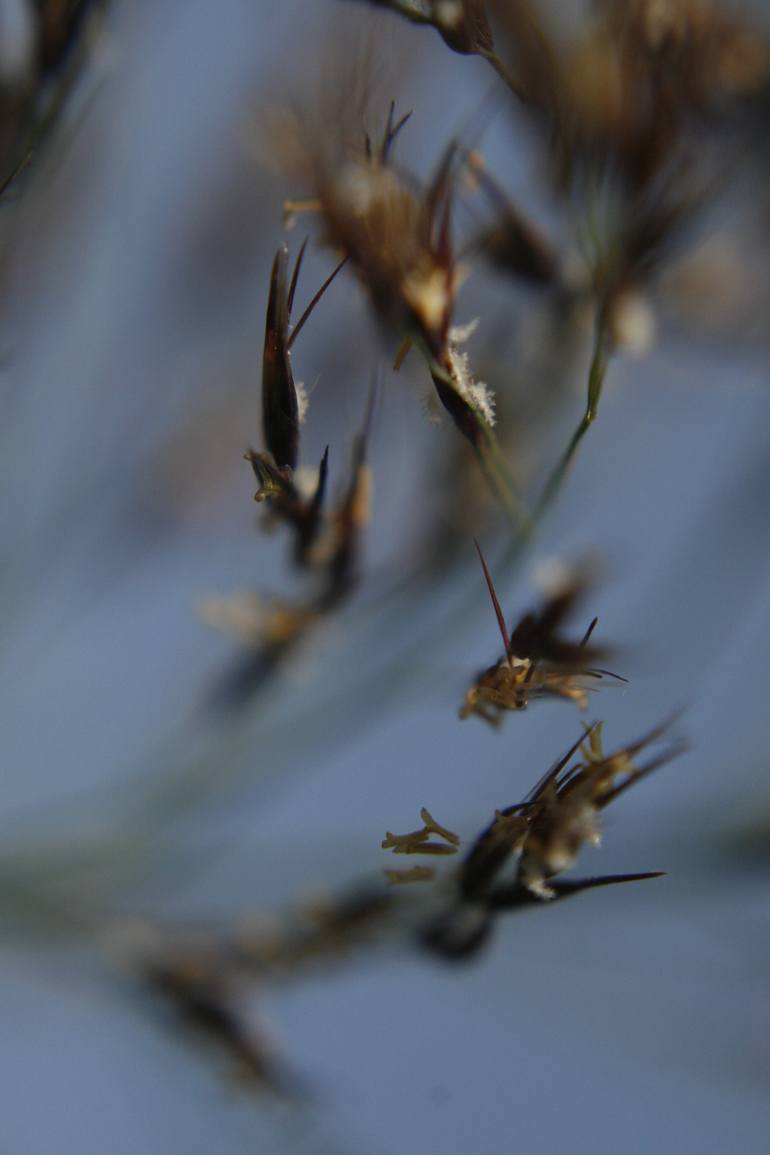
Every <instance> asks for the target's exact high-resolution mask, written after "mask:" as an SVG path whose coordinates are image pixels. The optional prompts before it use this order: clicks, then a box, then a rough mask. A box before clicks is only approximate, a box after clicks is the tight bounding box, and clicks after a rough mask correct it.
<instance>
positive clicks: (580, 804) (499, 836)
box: [422, 722, 682, 958]
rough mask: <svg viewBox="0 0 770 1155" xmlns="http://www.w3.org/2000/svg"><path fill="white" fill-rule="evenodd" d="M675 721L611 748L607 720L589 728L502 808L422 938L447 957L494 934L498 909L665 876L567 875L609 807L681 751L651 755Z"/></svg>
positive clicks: (596, 836) (596, 835)
mask: <svg viewBox="0 0 770 1155" xmlns="http://www.w3.org/2000/svg"><path fill="white" fill-rule="evenodd" d="M669 725H670V723H668V722H667V723H664V724H663V725H662V726H658V727H656V728H655V729H654V730H651V731H650V732H649V733H647V734H645V735H644V736H643V737H641V738H639V739H638V740H637V741H636V742H632V743H629V745H627V746H623V747H621V748H620V749H618V750H616V751H615V752H614V753H612V754H605V753H604V749H603V745H602V739H601V724H598V725H594V726H591V727H588V728H587V729H586V730H585V731H584V732H583V734H581V735H580V737H579V738H578V739H577V740H576V741H575V742H574V743H573V744H572V746H570V748H569V749H568V750H567V751H566V753H565V754H564V755H562V757H561V758H559V759H558V761H556V762H555V763H554V765H553V766H551V767H550V769H549V770H548V771H547V772H546V773H545V774H544V775H543V777H542V778H541V779H540V781H539V782H538V783H537V784H536V786H535V787H534V788H533V789H532V791H531V792H530V793H529V795H528V796H527V797H526V798H525V799H524V801H523V802H517V803H515V804H513V805H511V806H507V807H505V808H504V809H502V810H497V811H495V816H494V818H493V820H492V822H490V823H489V825H488V826H486V827H485V828H484V830H482V832H481V833H480V834H479V835H478V837H477V838H476V839H475V841H474V842H473V845H472V846H471V848H470V850H469V851H468V853H467V855H466V856H465V858H464V860H463V862H462V863H461V864H460V867H459V868H458V870H457V873H456V875H455V879H454V895H453V897H452V898H451V899H450V902H449V905H448V907H447V909H446V910H445V911H443V912H442V913H441V914H440V916H439V917H438V918H436V919H434V920H432V921H431V922H430V923H429V924H428V925H427V926H426V927H425V928H424V929H423V932H422V941H423V942H424V944H425V945H426V946H428V947H429V948H430V949H431V950H433V951H435V952H437V953H439V954H441V955H443V956H444V957H447V958H462V957H465V956H467V955H468V954H470V953H472V952H473V951H474V950H476V949H478V947H479V946H480V945H481V944H482V943H483V942H484V941H485V940H486V938H487V937H488V936H489V934H490V932H491V929H492V924H493V921H494V918H495V916H496V914H497V913H498V912H501V911H504V910H514V909H517V908H520V907H524V906H528V905H531V904H533V903H537V902H542V901H551V900H556V899H561V898H567V897H569V896H571V895H573V894H578V893H580V892H581V891H583V890H589V889H593V888H594V887H598V886H608V885H611V884H619V883H623V882H631V881H638V880H642V879H647V878H655V877H659V875H660V872H658V871H655V872H645V873H642V874H623V875H610V876H599V877H596V878H585V879H577V880H561V879H559V877H558V876H559V875H560V874H562V873H563V872H564V871H566V870H568V869H569V868H570V867H571V866H573V865H574V863H575V861H576V860H577V857H578V854H579V852H580V850H581V848H582V847H583V845H584V844H586V843H588V844H589V845H592V846H597V845H598V844H599V841H600V835H601V826H600V817H601V812H602V810H604V809H605V807H607V806H608V805H609V804H610V803H611V802H613V801H614V800H615V799H616V798H618V797H619V796H620V795H621V794H622V793H623V791H624V790H626V789H628V787H629V786H632V785H633V784H634V783H635V782H639V781H641V779H642V778H645V777H646V776H647V775H648V774H651V773H652V772H653V771H654V770H656V769H657V768H658V767H660V766H663V765H665V763H667V762H669V761H670V760H671V759H672V758H674V757H675V756H676V755H677V754H678V753H680V752H681V749H682V747H681V745H674V744H670V745H668V746H665V747H663V749H662V750H661V751H660V752H659V753H657V754H653V755H652V756H651V757H649V758H648V759H647V761H645V762H641V763H640V762H639V756H640V755H641V754H642V753H643V751H645V750H646V749H647V748H648V747H650V746H652V745H654V744H655V743H657V742H659V741H660V740H661V739H662V738H663V736H664V734H665V733H666V731H667V729H668V727H669Z"/></svg>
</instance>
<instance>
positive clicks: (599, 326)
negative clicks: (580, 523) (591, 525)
mask: <svg viewBox="0 0 770 1155" xmlns="http://www.w3.org/2000/svg"><path fill="white" fill-rule="evenodd" d="M608 362H609V350H608V344H607V318H606V313H605V310H604V308H603V307H602V308H600V310H599V313H598V316H597V318H596V327H595V330H594V349H593V354H592V356H591V367H590V369H589V370H588V394H587V397H586V407H585V412H584V413H583V416H582V417H581V419H580V421H579V423H578V426H577V428H576V429H575V431H574V433H573V434H572V436H571V438H570V439H569V442H568V444H567V448H566V449H565V450H564V452H563V453H562V455H561V457H560V458H559V460H558V462H557V463H556V465H555V467H554V469H553V471H552V473H551V475H550V477H549V478H548V481H547V482H546V484H545V488H544V490H543V494H542V497H541V498H540V501H539V502H538V504H537V507H536V509H535V514H534V520H535V522H537V521H539V520H540V518H541V517H542V516H543V514H544V513H545V512H546V511H547V510H548V509H549V508H550V506H551V505H552V503H553V502H554V501H555V500H556V498H557V497H558V495H559V492H560V490H561V487H562V485H563V483H564V479H565V477H566V476H567V473H568V472H569V469H570V466H571V465H572V460H573V458H574V456H575V454H576V453H577V450H578V446H579V445H580V442H581V441H582V440H583V438H584V437H585V435H586V433H587V432H588V430H589V429H590V428H591V426H592V425H593V423H594V421H595V420H596V417H597V415H598V413H599V401H600V399H601V395H602V387H603V385H604V379H605V377H606V374H607V364H608Z"/></svg>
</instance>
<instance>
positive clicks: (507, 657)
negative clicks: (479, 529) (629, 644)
mask: <svg viewBox="0 0 770 1155" xmlns="http://www.w3.org/2000/svg"><path fill="white" fill-rule="evenodd" d="M476 549H477V550H478V554H479V558H480V560H481V565H482V568H483V571H484V577H485V579H486V583H487V588H488V590H489V596H490V598H491V600H492V605H493V607H494V611H495V616H496V618H497V624H498V628H499V630H500V636H501V638H502V640H503V646H504V654H503V657H502V658H501V659H500V660H499V661H498V662H496V663H495V664H494V665H492V666H489V668H488V669H486V670H484V671H482V673H481V674H480V675H479V677H478V678H477V679H476V681H475V682H474V683H473V685H472V686H471V687H470V689H469V690H468V692H467V694H466V695H465V701H464V703H463V705H462V707H461V709H460V717H461V718H467V717H469V716H470V715H471V714H476V715H478V717H480V718H483V719H484V721H486V722H489V723H490V724H491V725H492V726H498V725H499V724H500V722H501V720H502V715H503V713H504V712H505V711H507V710H514V711H515V710H524V709H525V708H526V707H527V706H528V704H529V703H530V701H533V700H535V699H537V698H545V697H551V698H566V699H567V700H568V701H572V702H575V704H576V705H577V706H578V707H579V708H580V709H581V710H585V709H586V708H587V706H588V694H589V692H590V690H592V689H594V688H595V687H596V685H597V683H598V682H600V681H601V680H602V679H603V678H604V677H611V678H615V679H618V680H620V681H624V679H622V678H620V676H619V675H618V674H612V673H610V671H608V670H605V669H602V668H599V667H597V666H596V665H595V662H596V661H597V660H599V659H600V658H601V657H602V656H603V655H605V654H606V650H600V649H599V648H597V647H596V646H592V645H590V644H589V642H590V639H591V635H592V634H593V631H594V629H595V627H596V624H597V621H598V619H596V618H594V620H593V621H592V622H591V624H590V625H589V627H588V629H587V630H586V632H585V634H584V635H583V637H582V639H581V640H580V641H577V642H574V641H569V640H567V639H566V638H564V637H562V636H561V634H560V632H559V631H560V629H561V626H562V624H563V622H564V621H565V619H566V618H567V617H568V616H569V614H570V613H571V612H572V610H573V609H574V608H575V606H576V605H577V603H578V601H579V600H580V598H581V597H582V596H583V594H584V593H585V589H586V580H585V578H584V577H583V576H581V575H573V576H572V578H571V579H570V580H569V581H568V582H567V583H566V584H564V585H563V586H562V588H561V589H558V590H556V591H555V592H554V593H553V595H552V596H551V597H550V598H549V599H548V601H547V602H546V603H545V605H544V606H543V607H542V609H540V610H539V611H536V612H530V613H527V614H525V615H524V616H523V617H522V618H521V619H520V621H519V622H518V623H517V625H516V626H515V628H514V630H513V632H512V633H511V634H509V632H508V627H507V625H506V623H505V617H504V615H503V612H502V609H501V608H500V602H499V601H498V597H497V593H496V591H495V587H494V583H493V582H492V577H491V574H490V572H489V569H488V568H487V564H486V562H485V560H484V556H483V554H482V552H481V549H480V548H479V545H478V543H476Z"/></svg>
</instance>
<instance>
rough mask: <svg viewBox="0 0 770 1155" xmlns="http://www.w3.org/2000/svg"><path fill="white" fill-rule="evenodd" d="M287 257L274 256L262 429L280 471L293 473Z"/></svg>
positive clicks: (295, 425)
mask: <svg viewBox="0 0 770 1155" xmlns="http://www.w3.org/2000/svg"><path fill="white" fill-rule="evenodd" d="M287 263H288V253H287V250H286V246H285V245H282V246H281V248H280V249H279V250H278V252H277V253H276V255H275V260H274V261H273V271H272V275H271V277H270V296H269V298H268V303H267V319H266V322H265V347H264V353H263V356H262V426H263V432H264V437H265V444H266V445H267V448H268V449H269V450H270V452H271V454H272V455H273V459H274V461H275V463H276V465H277V466H278V467H279V468H280V469H290V470H292V471H293V470H294V469H296V467H297V458H298V454H299V425H300V421H299V403H298V400H297V388H296V386H295V384H294V374H293V373H292V368H291V357H290V354H289V288H288V273H287Z"/></svg>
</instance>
